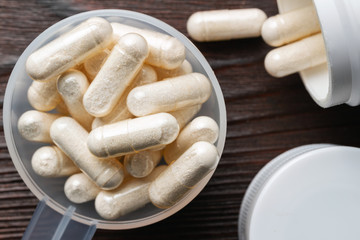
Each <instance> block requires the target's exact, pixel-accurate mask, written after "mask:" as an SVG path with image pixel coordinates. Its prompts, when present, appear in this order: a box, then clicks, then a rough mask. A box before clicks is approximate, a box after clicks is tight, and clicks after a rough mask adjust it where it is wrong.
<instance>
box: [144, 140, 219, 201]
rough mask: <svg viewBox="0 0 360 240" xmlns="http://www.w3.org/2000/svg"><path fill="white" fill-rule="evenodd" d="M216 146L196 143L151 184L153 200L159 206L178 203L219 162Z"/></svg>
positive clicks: (150, 192)
mask: <svg viewBox="0 0 360 240" xmlns="http://www.w3.org/2000/svg"><path fill="white" fill-rule="evenodd" d="M218 159H219V158H218V153H217V150H216V147H215V146H214V145H212V144H211V143H208V142H197V143H194V144H193V145H192V146H191V147H190V148H189V149H188V150H187V151H186V152H185V153H184V154H182V155H181V156H180V158H178V159H177V160H176V161H174V162H173V163H172V164H171V165H170V166H169V167H168V168H166V169H165V170H164V171H163V172H162V173H161V174H160V175H159V176H158V177H157V178H156V179H155V180H154V181H153V182H152V183H151V185H150V188H149V196H150V200H151V202H152V203H153V204H154V205H155V206H157V207H159V208H169V207H171V206H173V205H174V204H175V203H177V202H178V201H179V200H180V199H181V198H182V197H183V196H184V195H185V194H186V193H187V192H188V191H189V190H190V189H191V188H193V187H194V186H195V185H196V184H197V183H198V182H199V181H200V180H201V179H203V178H204V177H205V176H206V175H207V174H208V173H209V172H211V170H214V169H215V167H216V165H217V163H218Z"/></svg>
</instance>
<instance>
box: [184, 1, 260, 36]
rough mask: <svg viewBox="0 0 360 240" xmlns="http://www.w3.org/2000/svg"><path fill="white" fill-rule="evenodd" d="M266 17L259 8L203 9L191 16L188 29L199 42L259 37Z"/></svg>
mask: <svg viewBox="0 0 360 240" xmlns="http://www.w3.org/2000/svg"><path fill="white" fill-rule="evenodd" d="M266 18H267V16H266V14H265V13H264V12H263V11H262V10H260V9H257V8H250V9H232V10H229V9H224V10H212V11H202V12H196V13H194V14H192V15H191V16H190V18H189V19H188V21H187V31H188V33H189V35H190V36H191V37H192V38H193V39H195V40H196V41H199V42H209V41H220V40H230V39H237V38H249V37H259V36H260V33H261V26H262V24H263V23H264V21H265V20H266Z"/></svg>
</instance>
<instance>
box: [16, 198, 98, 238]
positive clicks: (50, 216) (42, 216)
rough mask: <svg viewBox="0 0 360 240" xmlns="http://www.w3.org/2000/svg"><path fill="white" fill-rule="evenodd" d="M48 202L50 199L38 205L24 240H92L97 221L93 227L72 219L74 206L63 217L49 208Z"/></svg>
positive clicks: (44, 199)
mask: <svg viewBox="0 0 360 240" xmlns="http://www.w3.org/2000/svg"><path fill="white" fill-rule="evenodd" d="M47 202H48V197H45V198H43V199H42V200H41V201H40V202H39V203H38V205H37V207H36V209H35V212H34V214H33V216H32V218H31V221H30V223H29V225H28V227H27V228H26V231H25V233H24V235H23V238H22V239H24V240H27V239H52V240H58V239H78V240H81V239H84V240H85V239H92V237H93V236H94V234H95V231H96V221H94V222H93V224H91V225H86V224H82V223H79V222H77V221H74V220H72V219H71V216H72V215H73V214H74V211H75V207H74V206H70V207H68V208H67V209H66V212H65V213H64V214H63V215H62V214H60V213H58V212H56V211H54V210H53V209H52V208H51V207H49V206H48V205H47Z"/></svg>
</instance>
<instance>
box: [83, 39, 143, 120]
mask: <svg viewBox="0 0 360 240" xmlns="http://www.w3.org/2000/svg"><path fill="white" fill-rule="evenodd" d="M148 53H149V51H148V46H147V43H146V41H145V39H144V38H143V37H142V36H140V35H139V34H135V33H129V34H126V35H124V36H122V37H121V38H120V40H119V41H118V43H117V44H116V45H115V46H114V48H113V50H112V51H111V53H110V55H109V57H108V58H107V59H106V61H105V63H104V65H103V66H102V68H101V69H100V71H99V73H98V74H97V75H96V77H95V79H94V80H93V81H92V82H91V84H90V86H89V88H88V90H87V91H86V93H85V95H84V99H83V103H84V107H85V109H86V110H87V111H88V113H90V114H91V115H93V116H95V117H103V116H106V115H107V114H109V113H110V112H111V110H112V109H113V108H114V107H115V105H116V103H117V102H118V101H119V99H120V97H121V95H122V94H123V93H124V91H125V90H126V88H127V87H128V86H129V85H130V84H131V82H132V81H133V80H134V79H135V76H136V75H137V74H138V72H139V71H140V69H141V67H142V65H143V63H144V60H145V58H146V57H147V55H148Z"/></svg>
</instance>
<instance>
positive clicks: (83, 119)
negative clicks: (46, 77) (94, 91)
mask: <svg viewBox="0 0 360 240" xmlns="http://www.w3.org/2000/svg"><path fill="white" fill-rule="evenodd" d="M88 87H89V82H88V80H87V78H86V76H85V75H84V74H83V73H82V72H80V71H78V70H75V69H72V70H68V71H66V72H64V73H63V74H61V75H60V77H59V79H58V81H57V89H58V91H59V93H60V95H61V97H62V99H63V100H64V103H65V105H66V107H67V109H68V110H69V112H70V114H71V116H72V117H73V118H74V119H75V120H76V121H77V122H78V123H80V124H81V125H82V126H83V127H84V128H85V129H86V130H88V131H89V130H90V129H91V123H92V121H93V119H94V117H93V116H91V115H90V114H89V113H88V112H87V111H86V110H85V108H84V105H83V103H82V99H83V96H84V94H85V92H86V90H87V89H88Z"/></svg>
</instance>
